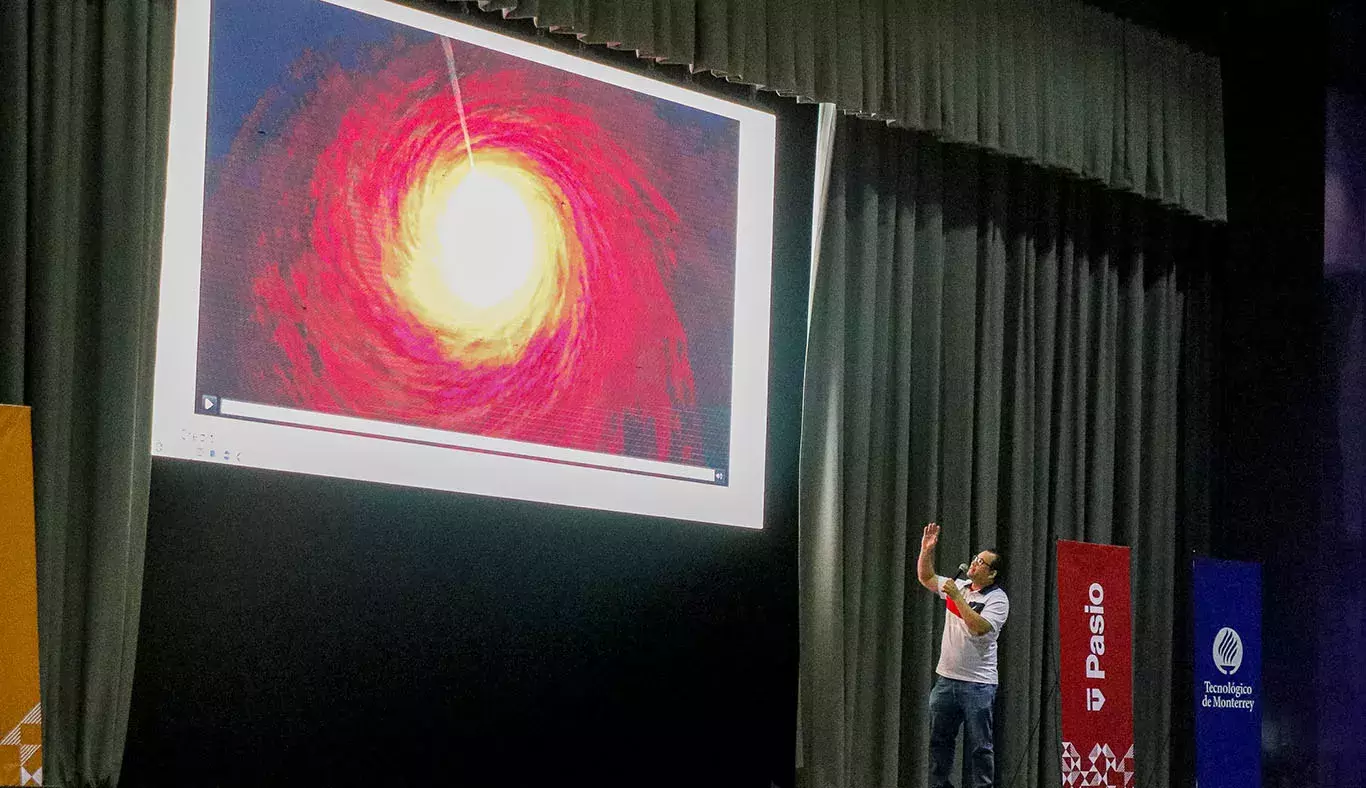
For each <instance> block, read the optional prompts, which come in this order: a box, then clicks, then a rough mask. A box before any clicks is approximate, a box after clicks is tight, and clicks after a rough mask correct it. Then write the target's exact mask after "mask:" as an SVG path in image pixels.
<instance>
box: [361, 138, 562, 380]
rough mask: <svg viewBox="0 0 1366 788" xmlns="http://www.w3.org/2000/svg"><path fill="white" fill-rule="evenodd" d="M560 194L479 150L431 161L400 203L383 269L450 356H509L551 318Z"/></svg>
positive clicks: (495, 359)
mask: <svg viewBox="0 0 1366 788" xmlns="http://www.w3.org/2000/svg"><path fill="white" fill-rule="evenodd" d="M563 204H564V198H563V196H562V194H561V192H560V191H559V189H558V188H556V187H555V186H554V185H553V183H552V182H550V180H549V179H548V178H546V177H544V176H543V175H542V174H540V173H539V172H537V171H535V169H534V168H533V166H532V165H531V164H530V162H528V161H527V160H525V159H524V158H523V157H521V156H519V155H517V154H515V153H512V152H509V151H501V150H491V151H490V150H481V151H479V154H478V159H477V160H476V162H475V163H474V165H473V166H472V165H471V163H470V161H469V159H468V157H466V156H464V155H463V154H462V155H461V156H458V157H456V156H451V157H447V158H445V159H441V160H438V161H436V162H435V163H434V164H433V165H432V167H431V168H430V169H429V170H428V172H427V173H426V174H425V176H423V177H422V178H421V180H420V181H419V182H418V183H416V184H415V185H414V186H413V187H412V189H411V190H410V191H409V193H408V194H407V195H406V196H405V197H404V199H403V201H402V214H401V218H400V223H399V224H400V232H399V238H398V239H397V242H396V243H395V244H394V248H393V250H392V251H391V252H390V253H389V254H387V255H386V259H385V261H384V270H385V273H386V276H387V277H388V279H389V281H390V285H391V286H392V287H393V290H394V293H395V294H396V295H397V296H398V298H399V301H400V302H401V303H402V304H403V305H404V306H405V307H407V308H408V309H409V310H410V311H411V312H412V314H413V315H414V316H416V317H417V319H418V320H419V321H420V322H421V323H422V324H424V325H425V326H427V327H428V329H430V330H431V331H432V332H433V333H434V334H435V335H436V337H437V339H438V341H439V342H441V343H442V345H443V348H444V350H445V351H446V352H447V353H448V354H449V355H451V356H452V357H455V358H458V359H459V360H461V361H463V362H465V363H471V364H505V363H509V362H511V361H513V360H515V359H516V357H517V356H518V355H519V354H520V353H521V351H522V350H523V349H525V347H526V345H527V343H528V342H529V341H530V340H531V338H532V337H534V336H535V335H536V333H537V331H538V330H539V329H540V328H541V326H543V325H544V324H546V322H547V321H550V320H553V319H555V318H556V317H557V316H558V313H559V311H560V310H561V309H562V308H563V305H564V302H565V296H566V293H565V292H564V290H565V288H566V285H567V282H566V280H567V268H568V266H567V261H569V260H571V259H577V253H578V251H579V250H578V246H577V243H576V242H575V241H574V240H573V238H572V234H567V233H566V231H565V217H564V216H563V215H562V213H561V206H562V205H563Z"/></svg>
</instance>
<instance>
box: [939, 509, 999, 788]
mask: <svg viewBox="0 0 1366 788" xmlns="http://www.w3.org/2000/svg"><path fill="white" fill-rule="evenodd" d="M937 544H939V526H937V525H935V524H934V523H930V524H929V525H927V526H925V533H924V535H923V536H921V538H920V559H919V560H918V561H917V562H916V572H917V574H918V575H919V577H920V584H921V585H923V586H925V587H926V588H928V589H929V590H931V591H933V592H935V593H937V594H939V598H940V599H943V600H945V602H946V607H947V608H948V615H947V616H946V617H945V620H944V638H943V641H942V643H941V646H940V649H939V667H938V668H936V669H935V673H937V674H938V676H936V678H935V680H934V689H933V690H932V691H931V692H930V788H953V783H952V782H950V780H949V775H950V774H951V772H952V769H953V744H954V739H956V738H957V737H958V727H959V726H960V725H962V726H964V731H965V734H964V739H965V741H964V745H963V749H964V758H966V759H967V760H968V762H969V763H970V764H971V772H970V773H971V775H972V788H991V786H993V785H995V784H996V754H995V748H994V747H993V744H992V727H991V720H992V705H993V704H994V703H995V701H996V684H997V681H998V679H997V674H996V638H997V637H998V636H999V635H1000V634H1001V627H1003V626H1005V623H1006V617H1007V616H1009V615H1010V599H1009V598H1008V597H1007V596H1006V592H1005V589H1003V588H1001V587H1000V586H999V585H997V584H996V581H997V580H998V578H1000V577H1001V575H1002V574H1004V571H1005V559H1004V558H1003V557H1002V556H1001V553H1000V551H999V550H995V549H988V550H983V551H982V552H980V553H978V554H977V557H976V558H973V559H972V563H971V564H970V565H969V566H968V570H967V579H966V580H954V579H953V578H949V577H941V576H940V575H937V574H935V571H934V548H935V545H937Z"/></svg>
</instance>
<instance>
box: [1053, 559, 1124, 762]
mask: <svg viewBox="0 0 1366 788" xmlns="http://www.w3.org/2000/svg"><path fill="white" fill-rule="evenodd" d="M1130 611H1131V606H1130V600H1129V548H1127V547H1112V546H1110V545H1097V544H1086V543H1084V542H1064V541H1059V542H1058V643H1059V651H1060V654H1059V658H1060V660H1061V662H1060V664H1061V670H1062V674H1061V677H1060V682H1061V689H1062V784H1063V785H1067V786H1097V785H1104V786H1132V785H1133V784H1134V671H1133V643H1134V638H1133V623H1132V622H1133V618H1132V615H1131V612H1130Z"/></svg>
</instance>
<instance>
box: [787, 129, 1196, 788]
mask: <svg viewBox="0 0 1366 788" xmlns="http://www.w3.org/2000/svg"><path fill="white" fill-rule="evenodd" d="M831 155H832V167H831V174H830V183H829V188H828V201H827V205H826V211H825V225H824V227H823V228H822V233H821V252H820V266H819V268H818V269H817V272H816V284H815V297H814V300H815V309H814V310H813V312H812V318H811V331H810V342H809V351H808V364H807V378H806V387H805V403H804V408H803V435H802V459H801V482H800V496H801V510H800V517H799V521H800V523H799V531H800V537H801V538H800V549H799V561H800V571H801V580H800V583H799V587H800V594H801V628H802V637H801V649H802V652H801V660H800V664H801V693H800V694H801V704H800V742H799V750H800V752H801V767H802V768H801V770H800V771H801V775H802V782H803V783H804V784H805V785H807V786H812V787H817V788H827V787H834V786H840V787H842V786H850V787H852V786H866V785H888V786H893V785H908V786H910V785H921V784H924V782H925V780H926V773H925V760H926V752H927V742H928V735H929V732H928V728H927V724H928V723H927V715H926V714H925V713H924V706H925V703H926V699H927V697H928V692H929V688H930V686H931V683H932V680H933V673H934V667H935V663H936V660H937V651H938V643H939V633H940V629H941V628H942V626H943V612H942V605H940V604H937V600H936V599H934V597H933V596H932V595H930V594H929V593H927V592H924V591H923V590H922V589H921V588H920V587H919V585H918V584H917V583H916V581H915V579H914V577H908V573H911V572H914V571H915V570H914V566H913V564H914V559H915V555H916V553H917V551H918V549H919V545H918V536H919V531H920V528H921V527H922V526H923V524H924V523H926V522H929V521H937V522H939V523H940V524H941V525H942V526H943V527H944V536H943V537H942V539H941V548H940V550H939V556H938V559H939V561H940V562H941V564H942V565H941V566H940V567H939V568H940V569H941V570H946V571H949V572H951V571H952V568H953V566H954V565H956V563H957V562H958V561H959V560H962V559H965V558H966V557H967V556H969V555H971V554H972V553H973V552H974V551H976V550H979V549H983V548H986V547H990V546H995V547H997V548H999V549H1000V550H1001V551H1002V552H1003V553H1004V555H1005V556H1006V559H1007V562H1008V568H1007V570H1006V575H1005V578H1004V580H1003V585H1004V586H1005V587H1006V588H1007V590H1008V592H1009V593H1010V595H1011V602H1012V610H1011V620H1010V622H1009V623H1008V624H1007V625H1006V628H1005V630H1004V631H1003V634H1002V636H1001V641H1000V644H1001V645H1000V648H1001V651H1000V654H1001V657H1000V659H1001V663H1000V668H1001V676H1002V680H1001V689H1000V694H999V696H998V698H999V700H998V713H999V720H1000V722H999V724H998V726H997V729H998V741H997V769H998V771H997V779H998V781H999V783H1000V784H1002V785H1017V784H1019V785H1041V784H1046V783H1049V782H1052V783H1056V782H1057V781H1058V779H1059V775H1058V770H1059V753H1058V735H1059V730H1058V723H1057V719H1058V717H1057V715H1058V709H1057V690H1058V687H1057V676H1058V665H1057V648H1058V642H1057V620H1056V619H1057V612H1056V597H1055V595H1054V593H1053V590H1052V589H1053V581H1052V578H1053V577H1054V576H1055V574H1054V573H1055V571H1056V567H1055V565H1054V560H1055V559H1054V543H1055V541H1056V540H1057V539H1059V538H1065V539H1082V540H1086V541H1092V542H1101V543H1112V544H1125V545H1130V546H1132V547H1133V548H1134V553H1133V554H1134V567H1133V570H1134V571H1133V578H1134V580H1133V582H1134V589H1133V590H1134V594H1135V598H1136V599H1141V600H1144V604H1143V605H1142V606H1136V607H1135V627H1136V630H1135V642H1136V643H1139V644H1142V645H1141V647H1140V648H1138V649H1137V650H1136V653H1135V681H1136V685H1137V687H1138V688H1139V696H1138V702H1137V703H1136V704H1135V707H1136V708H1135V727H1136V738H1137V742H1138V758H1139V769H1140V773H1141V778H1140V779H1141V780H1142V781H1143V783H1144V784H1145V785H1151V786H1165V785H1167V784H1168V781H1169V770H1170V762H1171V757H1170V753H1169V747H1170V738H1171V730H1170V727H1171V722H1170V720H1171V715H1172V708H1173V707H1172V704H1173V694H1172V693H1173V687H1174V686H1175V681H1174V678H1173V674H1172V665H1173V660H1174V656H1173V643H1174V630H1175V628H1176V627H1179V626H1181V624H1180V622H1182V621H1184V620H1185V616H1184V614H1183V613H1182V612H1181V611H1178V610H1176V609H1175V604H1176V601H1175V600H1176V597H1175V595H1174V588H1175V584H1176V565H1177V561H1178V558H1177V556H1178V555H1179V554H1184V553H1182V552H1180V551H1178V549H1177V545H1178V543H1180V544H1183V545H1188V544H1189V537H1188V535H1182V534H1181V533H1179V529H1178V513H1179V512H1178V509H1179V499H1180V497H1181V493H1180V488H1181V487H1182V486H1183V477H1182V474H1187V475H1189V474H1200V473H1205V472H1207V468H1205V467H1204V466H1202V465H1200V464H1199V463H1198V462H1196V461H1195V459H1194V455H1190V453H1189V452H1187V455H1188V456H1187V459H1186V460H1185V462H1184V463H1183V465H1182V466H1178V464H1177V457H1178V453H1179V452H1181V451H1183V446H1182V443H1181V437H1180V436H1181V435H1182V423H1181V420H1182V418H1183V411H1182V409H1181V408H1180V407H1179V404H1180V403H1179V401H1178V395H1179V393H1180V392H1181V391H1182V390H1183V389H1182V384H1181V381H1182V378H1183V376H1189V375H1191V374H1192V369H1191V364H1192V363H1196V364H1198V363H1208V359H1207V357H1205V356H1199V357H1197V358H1191V357H1189V353H1187V352H1184V351H1183V348H1186V347H1187V346H1188V345H1187V342H1186V339H1185V332H1186V328H1185V315H1186V310H1187V306H1186V301H1187V299H1188V297H1191V288H1192V287H1195V286H1196V285H1193V284H1192V282H1200V281H1203V280H1200V279H1198V278H1196V277H1190V276H1186V275H1184V274H1183V272H1184V271H1185V270H1186V269H1187V268H1190V267H1200V268H1202V269H1203V268H1206V267H1207V263H1208V261H1207V260H1206V259H1205V257H1206V256H1207V255H1208V254H1210V253H1211V252H1210V249H1211V248H1212V247H1211V246H1210V244H1209V243H1208V242H1207V239H1206V236H1207V235H1209V234H1210V233H1212V232H1214V231H1215V230H1214V228H1213V227H1212V226H1211V225H1209V224H1206V223H1203V222H1200V221H1198V220H1196V219H1194V218H1192V217H1189V216H1183V215H1181V214H1179V213H1177V212H1173V211H1171V210H1169V209H1164V208H1162V207H1161V206H1158V205H1156V204H1153V203H1152V202H1150V201H1146V200H1143V199H1140V198H1137V197H1133V196H1130V195H1124V194H1117V193H1113V192H1110V191H1108V190H1106V189H1105V188H1103V187H1101V186H1099V185H1096V184H1087V183H1081V182H1078V181H1076V180H1075V179H1072V178H1070V177H1067V176H1065V175H1061V174H1059V173H1056V172H1050V171H1046V170H1042V169H1040V168H1038V167H1035V166H1033V165H1030V164H1028V163H1024V162H1019V161H1012V160H1008V159H1006V158H1004V157H1001V156H997V155H994V154H990V153H987V152H984V151H981V150H980V149H976V148H970V147H967V146H960V145H948V144H944V143H942V142H940V141H938V140H936V139H935V138H933V137H931V136H929V135H926V134H922V133H917V132H910V131H906V130H900V129H895V128H891V127H887V126H883V125H879V124H869V123H865V122H862V121H858V120H857V119H852V118H847V117H846V118H842V119H841V120H840V121H839V122H838V123H837V125H836V139H835V144H834V147H833V151H832V154H831ZM1195 297H1196V298H1197V300H1198V301H1199V302H1201V303H1204V302H1205V300H1207V296H1205V295H1203V294H1201V293H1197V294H1196V296H1195ZM1197 346H1198V345H1197V344H1196V343H1191V344H1190V345H1189V347H1192V348H1194V347H1197ZM1186 522H1189V518H1187V520H1186ZM1183 540H1184V541H1183Z"/></svg>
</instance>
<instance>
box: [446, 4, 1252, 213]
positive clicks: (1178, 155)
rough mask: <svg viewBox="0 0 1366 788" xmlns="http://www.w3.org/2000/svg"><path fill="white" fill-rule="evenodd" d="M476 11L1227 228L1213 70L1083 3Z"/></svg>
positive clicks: (1218, 86) (1205, 60) (1218, 85)
mask: <svg viewBox="0 0 1366 788" xmlns="http://www.w3.org/2000/svg"><path fill="white" fill-rule="evenodd" d="M440 1H442V2H444V0H440ZM479 4H480V6H481V7H482V8H485V9H486V10H501V11H502V12H503V13H504V14H505V15H508V16H513V17H529V18H533V19H535V21H536V23H537V24H538V25H541V26H543V27H545V28H549V29H552V30H559V31H562V32H567V33H573V34H575V35H577V36H579V37H580V38H582V39H584V40H585V41H589V42H592V43H605V44H608V45H611V46H614V47H619V48H624V49H632V50H636V51H638V52H639V53H640V55H641V56H642V57H648V58H653V59H657V60H661V61H667V62H670V63H682V64H687V65H690V66H692V67H693V68H694V69H697V70H702V71H710V72H713V73H715V74H717V75H719V76H722V77H725V78H727V79H730V80H733V81H736V82H742V83H745V84H750V85H756V86H759V87H762V88H765V89H768V90H772V91H776V92H778V93H780V94H783V95H789V96H796V97H799V98H802V99H806V100H811V101H820V102H830V103H833V104H835V105H836V106H838V107H839V108H840V109H841V110H842V111H844V112H847V113H850V114H854V115H858V116H860V117H865V118H876V119H880V120H883V121H887V122H889V123H893V124H896V125H898V126H903V127H906V128H910V129H914V130H918V131H926V132H931V133H933V134H935V135H937V136H939V137H941V138H942V139H943V140H945V141H948V142H957V143H965V144H969V145H975V146H980V147H983V148H986V149H988V150H991V151H995V152H999V153H1003V154H1006V155H1009V156H1014V157H1018V158H1022V159H1026V160H1028V161H1031V162H1034V163H1036V164H1039V165H1042V166H1044V167H1048V168H1057V169H1062V170H1065V171H1067V172H1070V173H1072V174H1073V175H1075V176H1078V177H1081V178H1084V179H1087V180H1094V181H1097V182H1099V183H1102V184H1106V185H1108V186H1110V187H1111V188H1115V189H1120V190H1125V191H1131V192H1134V193H1136V194H1139V195H1142V196H1145V197H1148V198H1150V199H1153V200H1157V201H1160V202H1162V203H1164V204H1167V205H1171V206H1175V207H1177V208H1180V209H1181V210H1183V211H1186V212H1188V213H1191V214H1194V215H1196V216H1200V217H1202V218H1206V219H1213V220H1224V219H1226V218H1227V208H1226V197H1225V186H1224V168H1223V157H1224V147H1223V146H1224V143H1223V109H1222V100H1221V95H1222V78H1221V76H1220V66H1219V61H1218V59H1217V58H1214V57H1212V56H1209V55H1205V54H1203V53H1200V52H1196V51H1193V50H1191V49H1189V48H1187V47H1185V46H1184V45H1181V44H1179V43H1177V42H1174V41H1172V40H1170V39H1167V38H1165V37H1163V36H1161V35H1159V34H1158V33H1156V32H1154V31H1152V30H1149V29H1147V28H1144V27H1141V26H1139V25H1136V24H1133V23H1130V22H1128V21H1126V20H1123V19H1120V18H1118V17H1115V16H1112V15H1110V14H1107V13H1104V12H1102V11H1099V10H1097V9H1094V8H1091V7H1089V6H1085V5H1083V4H1082V3H1080V2H1078V0H846V1H845V2H839V3H837V2H835V1H834V0H809V1H808V2H795V3H794V2H781V1H780V0H647V1H646V2H629V1H628V0H480V3H479Z"/></svg>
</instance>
